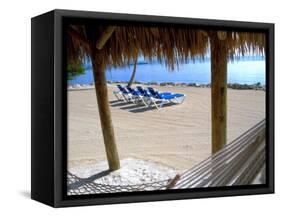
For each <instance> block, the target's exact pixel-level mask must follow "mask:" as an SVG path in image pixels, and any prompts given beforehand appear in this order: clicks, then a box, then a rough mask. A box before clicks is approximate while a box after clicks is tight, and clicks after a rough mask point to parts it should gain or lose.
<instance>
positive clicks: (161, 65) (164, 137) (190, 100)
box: [31, 10, 274, 207]
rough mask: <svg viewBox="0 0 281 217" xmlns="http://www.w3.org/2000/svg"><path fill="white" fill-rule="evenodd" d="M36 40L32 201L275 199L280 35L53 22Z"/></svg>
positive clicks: (222, 27)
mask: <svg viewBox="0 0 281 217" xmlns="http://www.w3.org/2000/svg"><path fill="white" fill-rule="evenodd" d="M31 29H32V34H31V40H32V43H31V44H32V87H31V88H32V144H31V147H32V153H31V154H32V161H31V163H32V165H31V167H32V168H31V171H32V179H31V180H32V183H31V189H32V190H31V197H32V199H34V200H37V201H40V202H42V203H45V204H48V205H50V206H53V207H66V206H79V205H94V204H110V203H128V202H144V201H156V200H158V201H159V200H174V199H188V198H205V197H220V196H236V195H251V194H266V193H273V192H274V24H269V23H255V22H241V21H222V20H207V19H193V18H192V19H191V18H177V17H160V16H143V15H129V14H114V13H101V12H86V11H70V10H54V11H51V12H48V13H46V14H43V15H40V16H37V17H34V18H32V28H31Z"/></svg>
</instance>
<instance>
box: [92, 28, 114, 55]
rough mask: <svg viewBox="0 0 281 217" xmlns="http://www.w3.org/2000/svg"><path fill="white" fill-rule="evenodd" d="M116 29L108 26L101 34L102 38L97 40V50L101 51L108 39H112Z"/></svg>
mask: <svg viewBox="0 0 281 217" xmlns="http://www.w3.org/2000/svg"><path fill="white" fill-rule="evenodd" d="M115 29H116V26H108V27H107V28H106V29H105V30H104V31H103V32H102V34H101V36H100V38H99V39H98V40H97V43H96V48H97V49H98V50H101V49H102V48H103V46H104V45H105V43H106V42H107V41H108V39H109V38H110V37H111V35H112V33H113V32H114V30H115Z"/></svg>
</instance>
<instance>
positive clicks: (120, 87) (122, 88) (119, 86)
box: [117, 84, 128, 94]
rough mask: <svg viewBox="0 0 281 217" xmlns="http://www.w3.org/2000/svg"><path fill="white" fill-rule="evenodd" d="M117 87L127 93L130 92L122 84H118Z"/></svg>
mask: <svg viewBox="0 0 281 217" xmlns="http://www.w3.org/2000/svg"><path fill="white" fill-rule="evenodd" d="M117 87H118V89H119V90H120V91H121V92H122V93H126V94H127V93H128V91H127V90H126V89H125V88H124V87H122V86H121V85H120V84H118V85H117Z"/></svg>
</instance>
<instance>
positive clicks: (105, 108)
mask: <svg viewBox="0 0 281 217" xmlns="http://www.w3.org/2000/svg"><path fill="white" fill-rule="evenodd" d="M92 50H93V51H92V54H91V61H92V67H93V71H94V72H93V73H94V80H95V89H96V97H97V103H98V108H99V116H100V122H101V128H102V133H103V140H104V145H105V151H106V156H107V161H108V165H109V170H111V171H113V170H117V169H119V168H120V161H119V156H118V151H117V145H116V141H115V135H114V128H113V124H112V119H111V112H110V107H109V101H108V92H107V82H106V77H105V64H104V63H103V58H102V56H101V55H100V52H99V51H98V50H97V49H95V48H94V47H93V48H92Z"/></svg>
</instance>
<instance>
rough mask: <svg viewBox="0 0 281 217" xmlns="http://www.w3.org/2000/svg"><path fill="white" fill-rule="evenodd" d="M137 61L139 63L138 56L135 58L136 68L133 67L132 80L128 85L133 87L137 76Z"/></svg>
mask: <svg viewBox="0 0 281 217" xmlns="http://www.w3.org/2000/svg"><path fill="white" fill-rule="evenodd" d="M137 63H138V58H135V61H134V69H133V72H132V75H131V79H130V81H129V82H128V87H131V86H132V84H133V82H134V80H135V76H136V69H137Z"/></svg>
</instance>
